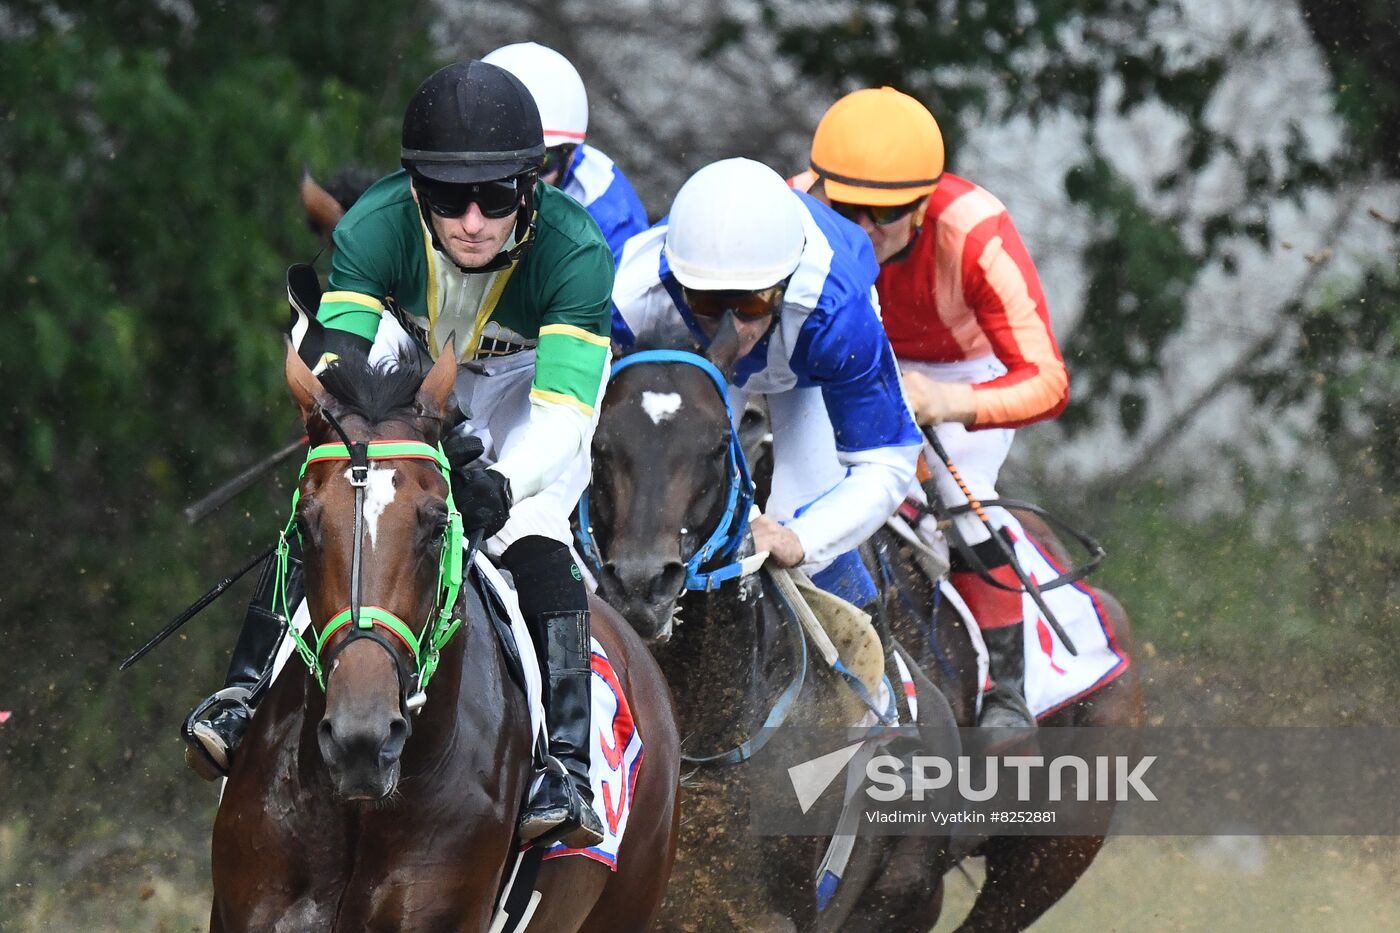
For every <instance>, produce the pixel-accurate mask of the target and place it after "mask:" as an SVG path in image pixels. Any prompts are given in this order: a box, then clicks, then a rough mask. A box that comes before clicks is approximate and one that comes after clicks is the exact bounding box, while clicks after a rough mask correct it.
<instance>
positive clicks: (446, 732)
mask: <svg viewBox="0 0 1400 933" xmlns="http://www.w3.org/2000/svg"><path fill="white" fill-rule="evenodd" d="M454 359H455V357H454V354H453V353H452V352H451V350H450V349H448V350H445V351H444V353H443V355H442V356H441V358H440V360H439V362H438V364H437V365H436V366H434V367H433V369H432V371H431V372H430V373H429V374H428V375H427V377H426V378H425V379H423V380H421V387H420V385H419V383H420V380H419V379H418V378H417V377H416V376H413V375H410V374H406V373H402V372H395V371H394V370H392V369H387V370H385V369H380V370H368V369H367V370H366V371H365V373H363V374H361V376H360V377H355V376H353V375H351V376H345V377H343V378H342V377H340V375H339V374H337V378H336V379H330V378H328V379H327V383H328V384H329V385H332V386H335V387H336V393H337V394H332V393H331V392H329V391H327V386H326V385H323V384H322V382H321V381H320V380H318V379H317V378H316V377H315V376H313V375H312V374H311V372H310V371H309V370H308V369H307V368H306V366H305V364H303V363H302V361H301V360H300V358H299V357H298V356H297V354H296V353H294V352H291V351H290V350H289V352H288V354H287V381H288V385H289V386H290V388H291V390H292V395H293V397H294V398H295V399H296V402H297V405H298V407H299V408H300V409H301V413H302V417H303V419H304V421H305V423H306V427H307V431H308V433H309V435H310V438H311V443H312V445H313V447H314V446H316V445H323V444H327V443H334V442H335V441H336V440H337V439H338V436H337V435H336V434H333V433H332V429H331V427H330V426H329V421H328V416H327V414H326V413H330V415H329V418H333V419H334V420H335V421H337V422H338V423H339V424H341V425H342V426H343V428H344V430H345V432H346V434H347V435H348V436H349V438H350V439H351V440H352V442H354V443H359V442H365V441H368V442H374V441H383V440H386V439H393V440H395V441H409V442H418V443H417V444H415V445H411V447H412V449H414V450H418V451H420V454H413V453H411V452H409V453H404V454H403V456H402V457H399V456H398V455H397V454H396V453H395V451H394V450H393V449H386V448H382V447H381V448H378V449H379V450H380V451H381V452H383V453H382V456H383V457H384V458H385V459H380V460H376V461H374V463H373V467H374V468H375V470H378V471H382V472H380V473H379V478H378V492H377V493H375V494H374V495H375V501H374V502H373V503H372V504H369V505H366V507H365V510H364V512H362V513H361V516H362V520H363V523H364V525H365V526H366V528H365V531H367V532H368V534H367V535H366V536H362V538H361V541H360V544H361V546H362V547H363V549H364V552H363V562H362V566H361V568H360V575H361V579H360V597H359V600H358V606H359V607H360V612H362V613H368V612H369V611H370V609H371V607H373V608H374V609H375V610H376V611H379V610H382V611H383V612H385V613H389V614H392V615H393V616H395V617H397V618H399V619H402V620H423V619H431V618H432V616H433V615H434V611H435V609H436V608H438V607H437V606H436V601H437V600H438V598H439V593H440V591H441V587H440V577H439V573H440V566H441V554H440V551H439V549H440V548H442V547H443V546H444V545H443V542H444V540H445V539H446V540H451V538H450V536H446V537H445V536H444V534H443V528H444V524H445V523H446V522H447V518H448V515H447V510H446V507H445V501H444V500H445V497H446V495H447V492H448V484H447V481H446V479H445V478H444V475H443V472H442V470H441V468H440V466H439V464H438V463H437V462H435V460H434V459H432V458H431V457H423V456H421V451H422V450H423V449H424V447H423V445H424V444H426V445H427V446H428V449H429V450H431V449H432V448H433V447H435V445H436V444H437V441H438V439H439V436H440V433H441V430H442V427H443V424H444V415H445V413H446V412H448V411H449V410H450V408H449V406H450V405H451V404H452V402H451V392H452V386H453V381H454V378H455V369H456V366H455V363H454V362H453V361H454ZM374 449H376V448H373V447H372V448H371V453H372V455H373V451H374ZM347 466H348V464H347V463H346V462H345V461H344V459H343V458H342V459H340V460H335V459H331V460H325V461H318V462H309V463H308V466H307V468H306V470H305V473H304V475H303V477H302V479H301V482H300V484H299V499H298V506H297V510H296V515H295V516H294V518H295V522H296V526H297V529H298V531H299V533H300V536H301V539H302V541H303V546H304V548H305V561H306V563H305V572H306V592H307V601H308V608H309V611H310V618H311V621H312V629H313V630H318V631H319V630H322V629H323V627H324V626H325V625H326V623H327V621H328V620H330V619H331V618H332V617H333V615H336V614H338V612H339V610H341V609H342V607H345V606H347V605H349V604H350V603H351V596H350V594H351V586H350V580H351V577H352V574H353V572H354V570H353V567H352V563H353V552H354V551H355V549H356V548H355V541H354V538H355V534H354V532H353V531H352V529H356V528H358V527H359V526H360V524H361V521H360V520H357V518H356V513H357V496H356V490H355V489H354V488H353V487H352V485H351V482H350V478H349V475H348V474H349V472H350V471H349V470H348V469H347ZM390 468H392V473H388V472H387V471H388V470H389V469H390ZM386 474H387V475H386ZM449 553H450V552H449ZM456 609H457V616H458V617H459V618H460V619H461V620H462V624H461V628H460V630H459V631H457V632H456V633H455V634H454V635H452V636H451V638H450V639H449V640H447V641H446V643H445V645H444V646H443V647H442V650H441V656H440V666H439V667H438V668H437V669H436V672H435V673H434V674H433V676H432V679H431V681H430V685H429V686H428V690H427V692H428V694H429V696H428V699H427V702H426V705H424V706H422V708H421V711H420V712H419V713H418V714H414V713H412V712H410V710H411V709H413V708H414V707H416V706H417V705H418V699H417V698H416V697H414V698H412V699H410V695H411V693H412V691H411V689H410V685H411V684H412V683H413V675H414V673H415V670H416V669H417V670H421V667H419V666H418V661H417V659H416V658H415V656H414V653H413V652H412V651H411V650H410V646H409V645H408V644H407V642H406V641H405V640H404V639H403V638H401V637H398V636H396V635H395V633H394V632H393V631H392V629H390V628H379V627H378V626H376V627H375V628H374V629H373V632H374V633H375V634H376V635H377V636H378V637H367V636H366V635H365V633H364V631H362V630H361V629H360V628H359V627H357V626H346V627H344V628H343V629H341V630H339V631H337V632H336V633H335V634H334V635H333V636H331V637H330V638H329V639H328V640H327V641H326V642H325V644H324V645H322V646H320V648H321V651H320V658H321V659H323V660H325V662H326V670H325V692H324V693H323V692H322V690H321V687H320V686H319V685H318V682H317V680H316V679H315V678H314V677H313V676H312V674H311V673H310V672H309V671H307V670H305V669H302V668H301V667H300V666H298V667H294V668H292V669H289V670H288V671H286V672H285V673H284V675H283V676H282V677H280V678H279V679H278V681H277V682H276V683H275V684H274V685H273V687H272V689H271V692H270V693H269V695H268V697H267V699H266V701H265V702H264V703H263V705H262V706H260V707H259V709H258V712H257V716H256V718H255V719H254V720H253V723H252V725H251V728H250V731H249V733H248V736H247V737H246V739H245V741H244V744H243V747H242V749H241V751H240V754H239V755H238V757H237V758H236V759H235V762H234V766H233V769H232V771H231V772H230V774H229V779H228V784H227V785H226V787H225V791H224V795H223V800H222V802H221V804H220V807H219V812H218V816H217V818H216V820H215V824H214V840H213V874H214V904H213V912H212V917H211V921H210V926H211V929H213V930H230V931H232V930H259V931H261V930H298V931H302V930H347V931H349V930H354V931H361V930H453V931H459V930H477V931H484V930H486V929H487V928H488V925H489V924H490V923H491V919H492V913H493V905H494V902H495V900H496V897H497V892H498V890H499V889H500V887H501V885H502V882H503V879H504V877H505V875H506V873H508V872H509V871H510V870H511V869H512V866H513V865H514V864H515V861H516V849H515V846H514V844H513V839H514V831H515V824H516V816H517V813H518V811H519V808H520V806H521V802H522V799H523V797H524V795H525V792H526V789H527V787H526V784H527V782H528V781H529V779H530V777H531V775H532V773H533V769H532V762H531V740H530V736H529V713H528V709H527V706H526V700H525V695H524V692H523V691H522V690H521V689H520V687H519V686H518V685H517V682H516V681H515V680H513V678H512V675H511V673H510V670H509V669H508V665H507V661H506V654H505V650H504V649H503V647H502V644H501V642H500V640H499V638H498V637H497V635H496V633H495V630H494V629H493V626H492V625H491V624H490V623H489V621H488V617H487V616H486V613H485V609H484V606H483V604H482V596H481V594H480V593H479V591H478V590H477V589H476V588H474V587H473V586H470V585H467V584H464V585H463V586H462V587H461V591H460V597H459V599H458V601H457V604H456ZM593 611H594V625H593V632H594V636H595V637H596V638H597V639H598V640H599V641H600V642H601V643H602V644H603V645H604V647H605V649H606V650H607V652H608V655H609V658H610V659H611V661H612V662H613V666H614V668H615V669H616V671H617V674H618V677H619V680H620V682H621V685H622V687H623V691H624V693H625V694H626V696H627V699H628V701H629V703H630V705H631V708H632V711H633V714H634V716H635V720H636V725H637V729H638V730H639V731H640V733H641V734H642V736H643V738H644V741H645V743H646V746H645V757H644V759H643V762H642V764H641V766H640V768H639V773H638V775H637V778H636V785H635V795H634V799H633V807H632V814H631V817H630V821H629V824H628V827H627V832H626V835H625V838H624V840H623V843H622V846H621V850H620V852H619V853H618V867H617V871H616V872H610V871H609V870H608V868H607V867H606V866H605V865H602V864H600V863H598V862H596V861H593V860H590V859H588V858H583V857H566V858H556V859H551V860H547V861H545V862H544V863H543V866H542V867H541V869H540V873H539V877H538V880H537V883H536V885H535V887H536V889H537V890H538V891H540V892H542V895H543V896H542V899H541V900H540V902H539V905H538V909H537V911H536V913H535V915H534V917H533V919H532V920H531V922H530V925H529V929H532V930H551V931H554V930H565V931H572V930H589V931H600V933H601V931H604V930H607V931H615V930H644V929H647V928H648V927H649V926H650V924H651V922H652V918H653V917H654V916H655V914H656V911H657V909H658V908H659V905H660V902H661V897H662V894H663V892H664V890H665V886H666V881H667V878H668V876H669V874H670V868H671V863H672V859H673V856H674V851H675V839H676V823H677V812H676V794H677V779H678V768H679V759H678V754H679V752H678V740H677V737H676V732H675V727H674V724H673V713H672V709H671V702H670V696H669V693H668V691H667V688H666V685H665V682H664V680H663V678H662V677H661V674H660V671H659V670H658V669H657V667H656V665H655V663H654V662H653V661H652V659H651V658H650V656H649V655H648V653H647V650H646V648H645V646H644V645H643V644H642V643H641V641H640V640H639V639H638V638H637V637H636V636H635V635H634V634H633V633H632V632H631V630H630V629H629V628H628V627H627V626H626V625H625V624H622V623H621V621H620V620H619V619H618V618H617V617H616V615H615V614H613V613H612V612H611V611H610V610H608V609H607V608H606V607H605V606H604V605H602V604H601V603H598V602H595V603H594V604H593ZM412 627H413V630H415V631H416V630H417V628H418V625H417V623H416V622H415V623H414V624H413V626H412ZM410 733H411V734H410Z"/></svg>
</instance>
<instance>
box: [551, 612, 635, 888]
mask: <svg viewBox="0 0 1400 933" xmlns="http://www.w3.org/2000/svg"><path fill="white" fill-rule="evenodd" d="M592 692H593V748H592V749H591V750H590V760H589V773H590V775H591V776H592V778H593V808H594V809H595V810H596V811H598V818H599V819H600V820H602V822H603V841H602V843H601V844H600V845H596V846H590V847H589V848H587V849H570V848H567V847H566V846H564V844H563V843H559V844H557V845H555V846H553V847H551V848H550V849H549V850H548V851H546V852H545V854H544V857H545V859H552V858H559V857H560V856H563V855H582V856H586V857H588V858H591V859H594V860H595V861H599V862H602V863H603V864H604V865H607V866H608V867H609V868H611V869H612V870H613V871H617V850H618V847H619V846H621V845H622V835H623V833H625V832H626V831H627V818H628V816H630V815H631V813H632V793H633V791H634V790H635V789H636V786H637V772H638V771H639V770H640V768H641V766H642V755H643V748H642V735H641V733H640V732H638V731H637V724H636V723H635V722H634V721H633V720H632V709H631V707H629V706H628V705H627V696H626V695H625V694H624V693H623V692H622V685H621V684H620V683H618V679H617V672H616V671H614V670H613V666H612V662H611V661H609V660H608V655H607V652H606V651H604V650H603V646H602V645H600V644H599V643H598V640H597V639H596V638H595V639H593V691H592Z"/></svg>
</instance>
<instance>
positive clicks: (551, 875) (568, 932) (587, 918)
mask: <svg viewBox="0 0 1400 933" xmlns="http://www.w3.org/2000/svg"><path fill="white" fill-rule="evenodd" d="M611 876H612V872H611V871H610V870H609V869H608V866H606V865H604V864H602V863H601V862H595V861H594V860H593V859H591V858H585V857H583V856H580V855H570V856H567V857H565V858H556V859H550V860H549V861H547V862H545V863H544V864H543V865H541V866H540V876H539V879H538V880H537V881H536V883H535V889H536V890H538V891H539V892H540V894H541V897H540V906H539V909H538V910H536V911H535V913H534V916H533V917H531V919H530V925H529V928H530V929H532V930H551V931H558V933H575V931H576V930H602V929H603V927H602V926H600V925H598V923H597V921H598V919H600V918H599V917H598V911H597V910H596V909H595V910H593V911H592V912H591V913H590V912H588V911H587V910H585V909H583V908H586V907H587V906H588V905H593V904H596V902H597V901H598V897H599V895H601V894H602V893H603V889H604V888H605V887H607V885H608V882H609V880H610V878H611ZM630 919H631V918H630V917H628V916H627V915H626V914H619V915H617V916H615V917H613V918H612V921H613V922H612V923H611V924H610V925H609V926H608V927H607V929H609V930H615V931H618V933H628V931H632V930H644V929H646V926H645V925H642V926H634V925H632V924H631V923H630V922H628V921H629V920H630Z"/></svg>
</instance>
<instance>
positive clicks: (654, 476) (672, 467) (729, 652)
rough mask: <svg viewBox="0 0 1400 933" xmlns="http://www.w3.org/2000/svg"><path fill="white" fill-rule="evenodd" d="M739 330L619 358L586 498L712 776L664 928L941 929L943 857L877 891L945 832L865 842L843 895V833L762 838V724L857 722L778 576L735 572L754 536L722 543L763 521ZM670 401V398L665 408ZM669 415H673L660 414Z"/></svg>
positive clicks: (605, 580)
mask: <svg viewBox="0 0 1400 933" xmlns="http://www.w3.org/2000/svg"><path fill="white" fill-rule="evenodd" d="M734 336H735V335H734V333H733V328H732V326H730V327H725V328H722V329H721V331H720V334H719V336H717V337H716V340H715V342H714V343H713V344H712V346H711V349H710V351H709V355H708V357H702V356H700V355H697V354H693V353H677V352H673V351H661V352H654V353H646V352H643V353H638V354H633V355H632V356H630V357H628V358H626V359H624V360H622V361H620V362H619V363H617V364H616V368H615V370H614V378H613V379H612V381H611V382H610V384H609V387H608V389H607V392H606V394H605V397H604V401H603V405H602V410H601V411H602V414H601V420H600V422H599V425H598V429H597V432H596V433H595V435H594V443H593V457H594V461H593V463H594V468H593V469H594V473H593V486H592V488H591V489H590V492H589V494H588V495H587V497H586V499H585V500H584V502H582V503H581V504H580V525H581V527H582V528H583V529H584V530H585V531H586V532H588V533H587V534H586V535H585V540H586V541H588V542H589V546H590V548H591V549H592V550H593V551H594V556H595V559H596V560H597V561H598V566H599V573H598V586H599V590H598V591H599V594H600V595H602V596H603V597H604V598H605V599H607V600H608V601H609V602H611V603H612V604H613V605H614V606H615V607H616V608H618V609H619V610H620V611H622V613H623V615H624V617H625V618H626V619H627V620H628V622H630V623H631V624H632V626H633V627H634V628H635V629H636V630H637V631H638V633H639V634H641V635H642V636H643V637H644V638H646V639H648V640H649V642H650V643H651V648H652V651H653V653H654V654H655V655H656V658H657V660H658V661H659V662H660V665H661V668H662V670H663V671H664V672H665V674H666V677H667V679H668V681H669V682H670V685H671V689H672V691H673V693H674V695H675V697H676V701H677V709H678V711H679V716H680V726H681V733H682V735H684V736H685V741H684V743H683V747H684V750H685V752H686V753H687V754H686V756H685V757H684V758H683V761H684V763H685V765H686V766H687V767H689V768H693V769H695V770H694V771H693V773H691V774H690V775H689V776H688V777H687V778H685V779H684V782H683V783H684V786H685V791H686V819H685V821H684V822H683V824H682V832H681V842H680V854H679V856H678V860H677V865H676V869H675V872H674V875H673V877H672V884H671V890H670V892H669V894H668V897H667V899H666V903H665V905H664V907H663V910H662V914H661V922H662V924H663V926H664V928H665V929H667V930H678V931H727V930H765V931H796V930H803V931H808V930H812V931H818V930H819V931H828V930H831V931H835V930H842V931H864V930H869V931H872V933H873V931H881V933H883V931H894V930H901V929H908V930H911V931H914V930H917V931H919V933H923V931H926V930H928V929H929V927H931V926H932V925H933V922H934V921H935V920H936V919H937V915H936V913H935V912H933V910H932V897H933V894H934V892H935V889H936V885H937V880H938V876H937V875H936V874H934V872H935V871H939V869H938V868H937V866H936V865H935V863H934V862H933V860H932V859H931V858H922V859H921V860H920V861H919V863H918V864H917V865H916V866H915V867H914V868H913V870H911V871H910V872H908V873H907V875H906V877H904V878H903V880H902V883H901V885H899V886H895V885H891V884H885V885H882V886H881V890H880V891H879V892H878V896H875V897H872V896H869V894H868V890H869V889H871V888H872V881H873V880H874V879H875V877H876V876H877V875H878V873H879V872H880V871H881V869H882V868H883V867H884V866H885V865H887V864H888V863H889V861H890V858H891V854H892V851H893V850H894V849H895V848H896V847H899V846H908V845H911V844H912V845H914V846H915V847H927V846H929V845H931V844H932V840H930V839H929V838H927V837H924V838H920V839H917V840H909V841H906V840H901V839H895V838H890V837H870V836H860V837H859V838H858V839H857V843H856V847H855V849H854V851H853V853H852V855H851V857H850V861H849V862H848V863H847V865H846V868H845V872H844V875H843V877H842V879H841V882H840V884H839V885H838V886H837V887H836V889H835V893H834V894H830V895H829V899H827V897H828V895H827V894H826V893H823V892H821V891H819V890H818V884H817V881H816V871H815V869H816V868H817V866H818V863H819V862H820V861H821V859H822V856H823V852H824V850H825V848H826V845H827V842H828V840H826V839H822V838H816V837H795V836H784V837H755V836H753V835H751V833H750V829H749V824H750V818H749V804H750V788H749V783H748V780H749V778H748V774H749V771H748V764H747V761H748V758H749V756H750V754H751V753H753V752H754V751H755V750H756V749H757V748H758V747H761V743H762V742H763V740H764V736H765V734H766V733H765V732H764V731H762V730H764V729H765V728H771V727H774V726H776V725H778V724H789V725H794V726H812V725H822V726H828V727H831V726H838V727H845V726H848V725H850V718H849V716H850V712H849V710H850V706H849V705H845V706H843V705H841V704H840V702H839V700H840V698H841V697H842V691H844V690H845V689H846V687H845V686H843V685H842V682H841V681H840V680H839V679H838V678H837V677H836V676H835V675H834V674H833V673H832V671H831V670H830V669H829V668H827V667H826V666H824V665H823V664H822V663H820V662H819V661H818V660H816V659H815V658H813V659H812V660H810V661H809V660H808V657H807V654H808V649H807V647H806V643H805V641H804V640H803V635H802V633H801V630H800V628H799V626H798V624H797V623H796V621H789V620H786V619H785V616H784V612H783V610H782V608H781V597H779V596H778V595H777V593H776V591H775V588H774V587H773V586H772V585H770V584H767V583H766V582H765V581H764V578H763V577H762V576H761V575H760V576H759V577H752V578H745V579H736V578H733V574H735V573H737V572H738V571H737V570H736V568H738V567H739V566H740V563H739V561H740V558H742V557H743V556H744V553H746V552H741V553H730V551H731V548H732V546H733V545H734V544H736V543H737V539H735V540H731V541H729V542H728V543H721V542H720V539H721V538H724V537H726V535H728V534H729V533H730V532H734V531H737V533H738V534H740V535H744V536H745V537H746V526H747V523H746V521H741V520H740V516H741V515H742V516H744V517H745V518H746V516H747V509H748V501H747V500H746V496H745V494H743V493H742V492H741V491H740V490H741V489H742V486H743V482H742V480H743V477H736V473H735V471H736V470H742V464H743V453H742V451H741V450H739V449H738V447H739V445H738V440H737V436H736V435H735V434H734V432H733V429H732V427H731V420H730V417H731V416H730V412H729V410H728V401H727V396H726V395H725V391H726V389H725V386H726V385H727V377H726V376H725V375H724V373H725V371H727V370H728V369H729V368H730V367H732V365H733V363H734V359H733V353H734V351H736V350H737V340H731V339H729V338H731V337H734ZM657 396H662V397H663V398H667V397H669V399H670V401H669V404H667V405H661V407H659V408H658V404H660V402H661V401H662V399H658V398H657ZM677 401H679V407H676V402H677ZM660 410H669V411H671V412H672V414H671V416H670V417H666V418H657V417H654V414H655V412H657V411H660ZM590 529H591V531H590ZM746 543H747V546H748V548H749V550H751V541H747V542H746ZM692 554H694V555H696V556H695V557H691V555H692ZM682 591H684V592H682ZM677 607H679V608H678V609H677ZM682 617H683V618H682ZM812 653H813V654H815V651H813V652H812ZM804 671H805V673H804ZM932 705H933V704H932V701H931V702H930V706H932ZM945 709H946V705H945ZM843 716H844V717H846V718H844V719H843V718H842V717H843ZM947 717H948V720H949V724H950V725H951V713H949V714H947ZM922 718H923V717H921V719H922ZM940 873H941V871H940ZM896 888H898V890H896ZM895 894H898V895H899V896H901V897H902V898H904V899H905V900H915V901H916V900H918V899H919V898H920V897H922V898H923V900H924V901H925V909H924V910H922V911H918V910H914V911H912V912H911V913H910V915H909V916H907V917H905V918H902V919H903V921H905V923H906V925H902V926H901V925H900V924H899V922H896V919H895V918H894V917H893V915H892V914H891V911H890V904H891V903H892V900H891V896H892V895H895ZM902 903H903V902H902V901H901V904H902Z"/></svg>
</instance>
